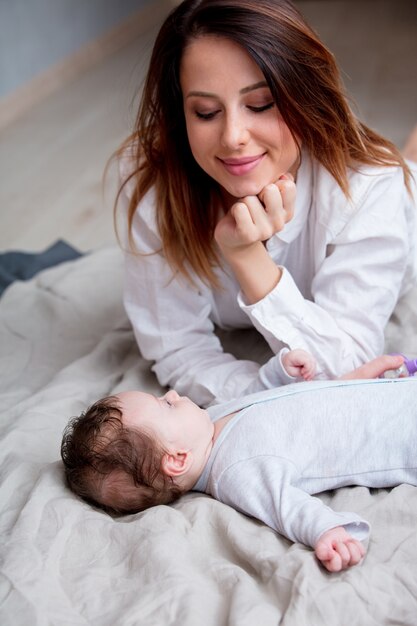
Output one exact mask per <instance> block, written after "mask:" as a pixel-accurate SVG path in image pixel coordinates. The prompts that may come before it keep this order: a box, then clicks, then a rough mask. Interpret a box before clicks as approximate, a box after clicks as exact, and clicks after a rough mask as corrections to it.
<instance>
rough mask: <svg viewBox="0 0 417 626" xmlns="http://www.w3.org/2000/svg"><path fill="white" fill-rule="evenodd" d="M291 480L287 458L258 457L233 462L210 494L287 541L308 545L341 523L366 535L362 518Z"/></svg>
mask: <svg viewBox="0 0 417 626" xmlns="http://www.w3.org/2000/svg"><path fill="white" fill-rule="evenodd" d="M293 481H294V473H293V465H292V464H291V463H290V462H288V461H285V460H284V459H277V458H276V457H271V456H264V457H258V458H256V459H250V460H246V461H241V462H240V463H235V464H233V465H232V466H231V467H230V468H229V469H227V470H226V471H224V472H223V473H222V474H221V477H220V480H219V482H218V483H217V485H216V487H215V490H214V493H213V495H214V496H215V497H216V498H218V499H219V500H220V501H221V502H224V503H225V504H229V505H230V506H233V507H234V508H236V509H237V510H239V511H241V512H242V513H245V514H246V515H250V516H252V517H255V518H257V519H259V520H261V521H262V522H264V523H265V524H267V526H270V527H271V528H273V529H274V530H276V531H277V532H278V533H280V534H281V535H284V536H285V537H287V538H288V539H290V540H291V541H298V542H300V543H303V544H305V545H307V546H310V547H312V548H314V547H315V545H316V543H317V541H318V540H319V538H320V537H321V535H322V534H323V533H325V532H326V531H328V530H330V529H331V528H335V527H336V526H343V527H344V528H346V530H347V532H348V533H349V534H351V535H352V536H353V537H354V538H355V539H358V540H359V541H365V540H367V539H368V536H369V530H370V526H369V523H368V522H367V521H366V520H364V519H362V518H361V517H360V516H359V515H357V514H356V513H353V512H344V511H334V510H333V509H331V508H330V507H328V506H327V505H325V504H324V502H322V500H320V498H318V497H315V496H312V495H310V494H308V493H306V492H305V491H303V490H302V489H300V488H298V487H297V486H296V485H295V483H294V482H293Z"/></svg>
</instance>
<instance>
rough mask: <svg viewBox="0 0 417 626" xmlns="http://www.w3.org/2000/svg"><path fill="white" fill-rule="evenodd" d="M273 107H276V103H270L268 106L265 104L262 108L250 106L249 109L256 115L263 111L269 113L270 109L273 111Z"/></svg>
mask: <svg viewBox="0 0 417 626" xmlns="http://www.w3.org/2000/svg"><path fill="white" fill-rule="evenodd" d="M273 106H275V102H268V104H264V105H263V106H261V107H254V106H248V109H250V110H251V111H253V112H254V113H263V111H268V110H269V109H272V107H273Z"/></svg>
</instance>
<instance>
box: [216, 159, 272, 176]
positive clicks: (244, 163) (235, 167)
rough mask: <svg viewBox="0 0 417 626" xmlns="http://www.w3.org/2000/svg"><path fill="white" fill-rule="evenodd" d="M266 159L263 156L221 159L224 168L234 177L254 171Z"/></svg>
mask: <svg viewBox="0 0 417 626" xmlns="http://www.w3.org/2000/svg"><path fill="white" fill-rule="evenodd" d="M263 158H264V155H263V154H259V155H258V156H251V157H243V158H242V159H219V161H220V162H221V163H222V165H223V167H224V168H225V169H226V170H227V171H228V172H229V174H232V176H243V174H247V173H248V172H250V171H252V170H253V169H254V168H255V167H256V166H257V165H258V164H259V163H260V162H261V161H262V159H263Z"/></svg>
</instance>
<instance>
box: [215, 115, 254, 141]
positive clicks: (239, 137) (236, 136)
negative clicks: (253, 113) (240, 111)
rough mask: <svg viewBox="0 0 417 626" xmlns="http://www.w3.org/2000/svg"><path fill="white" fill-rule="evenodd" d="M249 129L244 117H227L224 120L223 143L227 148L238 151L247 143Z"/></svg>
mask: <svg viewBox="0 0 417 626" xmlns="http://www.w3.org/2000/svg"><path fill="white" fill-rule="evenodd" d="M248 138H249V129H248V126H247V123H246V119H245V117H244V116H242V115H229V116H228V115H226V116H225V118H224V123H223V128H222V137H221V143H222V145H223V146H224V147H225V148H231V149H236V148H239V146H243V145H245V144H246V143H247V141H248Z"/></svg>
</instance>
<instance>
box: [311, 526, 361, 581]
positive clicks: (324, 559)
mask: <svg viewBox="0 0 417 626" xmlns="http://www.w3.org/2000/svg"><path fill="white" fill-rule="evenodd" d="M365 552H366V550H365V547H364V546H363V544H362V543H361V542H360V541H358V540H357V539H354V538H353V537H352V536H351V535H349V534H348V533H347V532H346V530H345V529H344V528H343V526H336V528H331V529H330V530H328V531H327V532H325V533H323V534H322V536H321V537H320V539H319V540H318V541H317V543H316V547H315V554H316V557H317V558H318V560H319V561H321V563H322V564H323V565H324V567H325V568H326V569H327V570H328V571H329V572H340V571H341V570H343V569H347V568H348V567H352V565H357V564H358V563H359V561H360V560H361V559H362V558H363V556H364V555H365Z"/></svg>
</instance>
